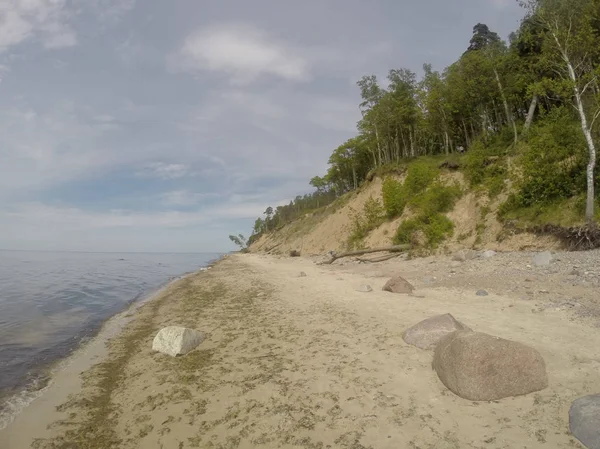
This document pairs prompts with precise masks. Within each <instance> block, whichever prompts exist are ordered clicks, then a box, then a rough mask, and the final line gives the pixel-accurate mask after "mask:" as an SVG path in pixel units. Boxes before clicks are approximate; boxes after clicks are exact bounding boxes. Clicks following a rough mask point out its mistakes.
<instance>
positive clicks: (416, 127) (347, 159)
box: [253, 0, 600, 236]
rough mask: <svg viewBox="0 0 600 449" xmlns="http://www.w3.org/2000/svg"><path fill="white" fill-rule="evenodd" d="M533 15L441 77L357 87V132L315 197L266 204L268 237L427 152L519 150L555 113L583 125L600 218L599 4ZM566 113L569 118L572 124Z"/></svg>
mask: <svg viewBox="0 0 600 449" xmlns="http://www.w3.org/2000/svg"><path fill="white" fill-rule="evenodd" d="M517 1H518V3H519V4H520V5H521V6H522V7H523V9H524V12H525V15H524V18H523V20H522V22H521V24H520V26H519V28H518V29H517V30H516V31H515V32H513V33H511V35H510V37H509V39H508V42H505V41H503V40H502V39H501V38H500V37H499V35H498V34H497V33H495V32H494V31H493V30H490V29H489V27H488V26H487V25H485V24H482V23H478V24H476V25H475V26H474V27H473V34H472V38H471V40H470V42H469V44H468V46H466V49H465V52H464V53H463V54H462V55H461V56H460V57H459V58H458V60H457V61H456V62H454V63H453V64H451V65H450V66H449V67H447V68H446V69H445V70H443V71H441V72H440V71H436V70H434V69H433V68H432V66H431V65H430V64H424V65H423V73H422V75H421V76H420V77H419V76H417V74H416V73H415V72H413V71H411V70H409V69H406V68H399V69H392V70H390V71H389V73H388V75H387V78H386V79H385V80H380V79H378V78H377V77H376V76H375V75H367V76H364V77H362V78H361V79H360V80H359V81H358V82H357V86H358V89H359V91H360V97H361V102H360V104H359V108H360V111H361V119H360V120H359V122H358V123H357V131H358V132H357V135H356V136H355V137H353V138H351V139H349V140H347V141H346V142H344V143H342V144H341V145H340V146H339V147H338V148H336V149H335V150H334V151H333V153H332V154H331V156H330V158H329V169H328V170H327V173H326V174H325V175H324V176H315V177H314V178H313V179H312V180H311V181H310V185H312V186H313V187H314V188H315V191H314V192H313V193H312V194H308V195H304V196H302V197H300V196H299V197H296V199H294V200H293V201H291V202H290V204H289V205H286V206H280V207H277V208H275V209H273V208H271V207H270V208H268V209H267V210H266V211H265V213H264V217H261V218H258V219H257V220H256V223H255V226H254V229H253V233H254V235H255V236H256V235H260V234H261V233H262V232H267V231H270V230H272V229H274V228H276V227H278V226H280V225H282V224H285V223H287V222H289V221H292V220H294V219H295V218H297V217H298V216H299V215H302V214H303V213H305V212H306V211H309V210H312V209H316V208H318V207H322V206H324V205H326V204H329V203H330V202H332V201H333V200H335V198H337V197H339V196H341V195H343V194H344V193H347V192H349V191H351V190H354V189H356V188H358V187H359V186H360V185H361V184H362V183H363V182H364V181H365V179H367V177H368V176H369V173H371V172H372V171H373V170H375V169H377V168H379V167H381V166H384V165H388V164H394V163H401V162H403V161H406V160H410V159H412V158H416V157H419V156H424V155H438V154H446V155H449V154H452V153H462V152H464V151H468V150H469V149H470V148H471V147H472V146H474V144H476V143H478V144H483V145H485V144H486V143H487V142H490V141H492V140H493V139H498V138H499V137H500V138H502V139H503V141H504V142H508V144H509V146H512V147H513V148H515V147H516V146H517V145H518V143H519V142H520V141H527V138H528V134H529V133H530V131H531V129H532V126H536V124H538V123H540V122H543V121H544V120H550V119H551V117H553V113H554V115H555V116H556V115H557V114H558V112H556V111H561V112H560V113H561V114H562V117H563V119H564V120H570V121H571V123H577V126H578V128H579V135H580V137H581V144H582V145H583V146H584V148H585V152H584V155H585V158H586V160H585V169H584V171H585V173H584V175H585V193H586V201H585V217H586V219H587V221H588V223H592V222H593V218H594V205H595V189H594V187H595V182H597V180H596V175H595V166H596V145H597V141H598V117H600V83H599V82H598V76H599V75H600V64H599V63H600V0H517ZM564 117H567V118H566V119H565V118H564Z"/></svg>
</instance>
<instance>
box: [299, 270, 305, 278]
mask: <svg viewBox="0 0 600 449" xmlns="http://www.w3.org/2000/svg"><path fill="white" fill-rule="evenodd" d="M298 277H299V278H305V277H306V273H305V272H304V271H301V272H300V274H299V275H298Z"/></svg>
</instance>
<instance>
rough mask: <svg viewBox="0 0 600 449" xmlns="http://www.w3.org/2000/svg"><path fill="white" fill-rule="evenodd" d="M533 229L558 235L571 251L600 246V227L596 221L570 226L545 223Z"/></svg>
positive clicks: (537, 231) (536, 232) (540, 232)
mask: <svg viewBox="0 0 600 449" xmlns="http://www.w3.org/2000/svg"><path fill="white" fill-rule="evenodd" d="M531 230H532V231H533V232H534V233H535V234H549V235H554V236H556V237H558V238H559V239H560V240H562V242H563V243H564V244H565V246H566V247H567V248H568V249H569V250H571V251H586V250H590V249H595V248H600V228H599V227H598V225H597V224H595V223H592V224H587V225H584V226H573V227H569V228H565V227H563V226H557V225H544V226H538V227H535V228H533V229H531Z"/></svg>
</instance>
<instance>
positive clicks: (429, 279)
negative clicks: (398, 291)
mask: <svg viewBox="0 0 600 449" xmlns="http://www.w3.org/2000/svg"><path fill="white" fill-rule="evenodd" d="M435 281H436V278H435V277H433V276H425V277H424V278H423V283H425V284H435Z"/></svg>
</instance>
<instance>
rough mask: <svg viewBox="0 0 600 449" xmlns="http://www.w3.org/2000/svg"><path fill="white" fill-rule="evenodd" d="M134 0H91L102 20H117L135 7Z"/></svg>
mask: <svg viewBox="0 0 600 449" xmlns="http://www.w3.org/2000/svg"><path fill="white" fill-rule="evenodd" d="M135 2H136V0H93V7H94V10H95V12H96V14H97V16H98V18H99V19H100V21H102V22H110V21H117V20H119V19H120V18H121V17H122V16H124V15H125V14H127V13H128V12H129V11H131V10H132V9H133V8H134V7H135Z"/></svg>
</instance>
